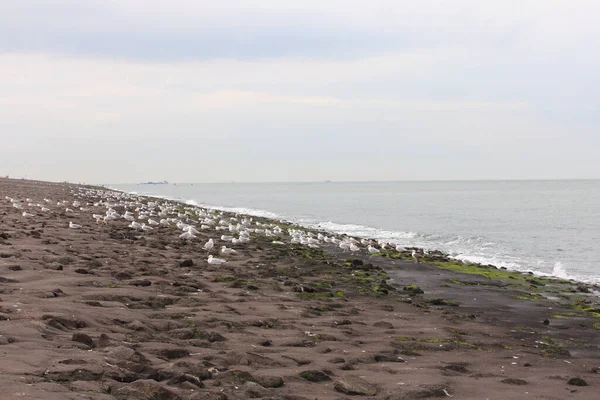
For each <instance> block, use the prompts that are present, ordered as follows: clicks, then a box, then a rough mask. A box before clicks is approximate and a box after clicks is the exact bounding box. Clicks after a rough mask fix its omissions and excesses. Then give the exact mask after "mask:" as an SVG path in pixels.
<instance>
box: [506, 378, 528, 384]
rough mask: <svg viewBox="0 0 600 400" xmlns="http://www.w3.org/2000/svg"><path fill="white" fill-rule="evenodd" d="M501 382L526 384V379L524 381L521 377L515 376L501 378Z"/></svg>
mask: <svg viewBox="0 0 600 400" xmlns="http://www.w3.org/2000/svg"><path fill="white" fill-rule="evenodd" d="M502 383H507V384H509V385H527V381H524V380H523V379H516V378H506V379H502Z"/></svg>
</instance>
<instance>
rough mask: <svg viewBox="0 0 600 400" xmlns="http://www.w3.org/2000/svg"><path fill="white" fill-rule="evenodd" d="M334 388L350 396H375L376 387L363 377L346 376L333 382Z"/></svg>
mask: <svg viewBox="0 0 600 400" xmlns="http://www.w3.org/2000/svg"><path fill="white" fill-rule="evenodd" d="M333 387H334V389H335V390H337V391H338V392H340V393H344V394H347V395H350V396H375V395H377V392H378V390H377V387H376V386H375V385H373V384H371V383H369V382H367V381H365V380H364V379H361V378H358V377H355V376H347V377H345V378H343V379H340V380H338V381H336V382H335V383H334V384H333Z"/></svg>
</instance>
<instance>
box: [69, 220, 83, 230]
mask: <svg viewBox="0 0 600 400" xmlns="http://www.w3.org/2000/svg"><path fill="white" fill-rule="evenodd" d="M69 228H71V229H79V228H81V225H78V224H74V223H73V222H72V221H69Z"/></svg>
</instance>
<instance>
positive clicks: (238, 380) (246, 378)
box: [222, 370, 256, 385]
mask: <svg viewBox="0 0 600 400" xmlns="http://www.w3.org/2000/svg"><path fill="white" fill-rule="evenodd" d="M222 379H223V380H226V381H228V382H231V383H233V384H237V385H243V384H244V383H246V382H256V378H255V377H254V376H252V374H251V373H250V372H246V371H239V370H232V371H228V372H227V373H226V374H224V376H223V378H222Z"/></svg>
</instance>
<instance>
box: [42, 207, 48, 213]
mask: <svg viewBox="0 0 600 400" xmlns="http://www.w3.org/2000/svg"><path fill="white" fill-rule="evenodd" d="M42 211H43V212H48V211H50V209H49V208H48V207H42Z"/></svg>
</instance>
